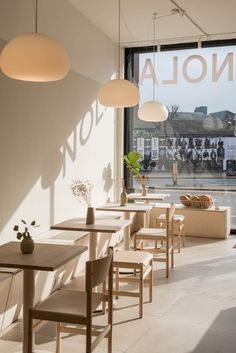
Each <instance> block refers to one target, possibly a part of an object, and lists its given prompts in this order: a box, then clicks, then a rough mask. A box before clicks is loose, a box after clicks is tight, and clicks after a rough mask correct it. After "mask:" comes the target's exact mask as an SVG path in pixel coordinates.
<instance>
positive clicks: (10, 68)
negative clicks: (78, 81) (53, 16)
mask: <svg viewBox="0 0 236 353" xmlns="http://www.w3.org/2000/svg"><path fill="white" fill-rule="evenodd" d="M35 12H36V13H35V33H26V34H23V35H20V36H17V37H15V38H14V39H12V40H11V41H10V42H9V43H8V44H7V45H6V46H5V47H4V48H3V50H2V53H1V69H2V71H3V73H4V74H5V75H6V76H9V77H11V78H14V79H16V80H22V81H32V82H50V81H57V80H60V79H62V78H64V77H65V76H66V75H67V73H68V72H69V69H70V63H69V56H68V54H67V52H66V51H65V49H64V48H63V47H62V46H61V44H59V43H58V42H57V41H56V40H55V39H53V38H52V37H50V36H48V35H45V34H41V33H38V32H37V19H38V0H36V11H35Z"/></svg>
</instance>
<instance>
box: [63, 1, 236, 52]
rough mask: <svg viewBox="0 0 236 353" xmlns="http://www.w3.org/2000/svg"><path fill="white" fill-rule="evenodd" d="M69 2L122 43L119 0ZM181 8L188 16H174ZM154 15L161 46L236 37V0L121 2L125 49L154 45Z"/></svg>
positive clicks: (179, 14)
mask: <svg viewBox="0 0 236 353" xmlns="http://www.w3.org/2000/svg"><path fill="white" fill-rule="evenodd" d="M67 1H68V2H70V3H71V4H72V5H73V6H74V7H75V8H77V9H78V10H79V11H80V12H81V13H82V14H83V15H84V16H85V17H87V18H88V19H89V20H90V21H91V22H92V23H93V24H94V25H95V26H97V27H98V28H99V29H100V30H101V31H102V32H104V33H105V34H106V35H107V36H108V37H109V38H111V39H112V41H114V42H118V7H119V4H118V0H99V1H97V0H67ZM178 6H179V8H181V9H182V10H184V14H183V13H182V14H181V11H180V12H179V13H178V14H174V15H173V14H172V15H171V10H173V9H176V8H178ZM154 12H156V13H157V14H158V16H160V17H159V18H158V20H157V31H156V33H157V34H156V37H157V39H158V40H160V42H161V43H167V44H171V42H172V43H176V42H179V43H181V42H184V41H193V40H196V41H197V40H198V39H200V40H204V39H208V40H211V39H212V40H213V39H226V38H236V20H235V13H236V0H121V43H122V44H123V46H140V45H147V44H152V42H153V30H152V28H153V20H152V17H153V13H154ZM187 16H190V18H191V19H192V20H193V21H194V22H195V23H196V25H197V26H199V27H200V28H201V29H202V30H203V32H202V31H201V30H200V29H199V28H197V26H195V25H194V24H193V23H192V22H191V21H190V20H189V19H188V17H187ZM206 34H207V36H206Z"/></svg>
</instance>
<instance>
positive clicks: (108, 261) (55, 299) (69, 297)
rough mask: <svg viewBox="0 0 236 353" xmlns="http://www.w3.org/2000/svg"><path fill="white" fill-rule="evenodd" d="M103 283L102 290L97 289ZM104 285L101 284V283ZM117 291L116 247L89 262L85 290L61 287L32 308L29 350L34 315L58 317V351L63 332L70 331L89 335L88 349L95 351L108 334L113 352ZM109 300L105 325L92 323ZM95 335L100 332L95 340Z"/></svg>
mask: <svg viewBox="0 0 236 353" xmlns="http://www.w3.org/2000/svg"><path fill="white" fill-rule="evenodd" d="M107 279H108V291H107V292H106V293H107V294H104V293H105V291H104V289H105V281H106V280H107ZM100 284H103V287H102V288H103V290H102V292H98V291H94V290H93V289H94V288H95V287H97V286H99V285H100ZM100 287H101V286H100ZM112 291H113V251H112V249H111V248H109V250H108V255H107V256H105V257H103V258H101V259H97V260H93V261H88V262H87V263H86V289H85V291H78V290H69V289H61V290H58V291H57V292H55V293H54V294H52V295H50V296H49V297H48V298H47V299H45V300H44V301H42V302H41V303H39V304H38V305H36V306H35V307H34V308H33V309H30V310H29V336H28V337H29V339H28V353H32V345H33V339H32V337H33V335H32V323H33V319H39V320H46V321H56V322H57V334H56V352H57V353H60V333H61V332H70V333H74V334H83V335H86V353H91V352H92V351H93V350H94V349H95V347H96V346H97V345H98V343H99V342H100V341H101V340H102V339H103V338H105V337H106V338H108V350H107V351H108V353H112V310H113V302H112V295H113V293H112ZM105 301H107V302H108V318H107V323H106V325H104V326H98V325H96V329H95V326H94V327H93V325H92V316H93V312H94V311H95V310H96V309H97V308H98V306H99V305H100V304H101V303H104V302H105ZM61 323H70V324H76V325H77V324H78V325H82V326H83V328H72V327H66V326H62V325H61ZM92 336H96V338H95V339H94V340H92Z"/></svg>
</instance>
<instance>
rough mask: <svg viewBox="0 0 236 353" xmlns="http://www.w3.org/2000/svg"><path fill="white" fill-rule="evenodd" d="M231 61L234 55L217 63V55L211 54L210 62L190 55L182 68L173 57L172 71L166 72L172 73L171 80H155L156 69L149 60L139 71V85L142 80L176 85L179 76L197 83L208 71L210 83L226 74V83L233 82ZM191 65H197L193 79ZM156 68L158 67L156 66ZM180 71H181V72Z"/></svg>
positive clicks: (231, 54)
mask: <svg viewBox="0 0 236 353" xmlns="http://www.w3.org/2000/svg"><path fill="white" fill-rule="evenodd" d="M233 61H234V53H232V52H230V53H227V54H226V56H225V58H224V60H223V62H222V61H221V62H220V63H219V60H218V54H216V53H213V54H212V55H211V62H209V60H207V59H205V58H204V57H203V56H202V55H190V56H187V57H186V58H185V59H184V61H183V63H182V67H181V65H180V60H179V57H178V56H173V58H172V69H171V67H170V70H168V74H171V73H172V77H171V79H168V80H159V81H158V79H157V77H158V75H157V72H158V70H156V68H154V67H153V63H152V60H151V59H150V58H148V59H146V60H145V62H144V66H143V69H141V70H140V72H141V74H140V80H139V84H140V85H142V84H143V83H144V80H146V79H151V80H153V81H154V83H155V85H158V84H163V85H171V84H178V80H179V76H180V74H182V75H183V78H184V79H185V80H186V81H187V82H190V83H199V82H201V81H203V80H204V79H205V77H206V75H207V73H208V71H209V70H210V74H211V81H212V82H217V81H218V80H219V78H220V77H221V75H222V74H223V73H224V72H226V73H227V77H226V79H227V80H228V81H233ZM191 65H195V66H196V65H197V67H198V71H199V72H198V73H197V76H196V72H194V74H195V77H193V75H192V72H191ZM157 66H158V65H157ZM181 69H182V70H181Z"/></svg>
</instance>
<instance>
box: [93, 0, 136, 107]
mask: <svg viewBox="0 0 236 353" xmlns="http://www.w3.org/2000/svg"><path fill="white" fill-rule="evenodd" d="M120 17H121V16H120V0H119V21H118V72H119V77H118V79H114V80H110V81H108V82H106V83H105V84H104V85H103V86H102V87H101V89H100V91H99V93H98V101H99V103H101V104H102V105H104V106H106V107H114V108H125V107H133V106H135V105H136V104H138V101H139V90H138V88H137V87H136V86H135V85H134V84H133V83H132V82H130V81H129V80H125V79H122V78H120Z"/></svg>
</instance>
